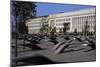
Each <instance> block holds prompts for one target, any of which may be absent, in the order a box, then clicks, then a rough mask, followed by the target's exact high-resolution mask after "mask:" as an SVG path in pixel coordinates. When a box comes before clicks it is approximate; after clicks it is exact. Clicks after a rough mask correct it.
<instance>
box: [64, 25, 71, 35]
mask: <svg viewBox="0 0 100 67" xmlns="http://www.w3.org/2000/svg"><path fill="white" fill-rule="evenodd" d="M69 24H70V23H64V24H63V33H64V34H65V33H66V32H67V31H68V30H69V29H70V28H69Z"/></svg>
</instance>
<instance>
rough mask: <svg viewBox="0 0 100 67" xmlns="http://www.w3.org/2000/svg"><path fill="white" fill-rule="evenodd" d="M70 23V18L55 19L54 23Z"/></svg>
mask: <svg viewBox="0 0 100 67" xmlns="http://www.w3.org/2000/svg"><path fill="white" fill-rule="evenodd" d="M63 21H70V18H65V19H57V20H56V22H63Z"/></svg>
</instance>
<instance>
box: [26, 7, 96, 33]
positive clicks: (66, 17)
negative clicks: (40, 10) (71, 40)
mask: <svg viewBox="0 0 100 67" xmlns="http://www.w3.org/2000/svg"><path fill="white" fill-rule="evenodd" d="M42 20H43V17H41V18H35V19H32V20H31V21H30V22H28V23H27V24H28V27H29V34H32V33H38V32H39V29H40V27H41V23H42ZM45 21H47V24H48V27H51V28H54V27H55V28H56V32H59V31H60V30H61V29H63V27H64V25H63V24H64V23H67V24H69V29H68V31H67V32H69V33H73V32H74V31H75V30H77V32H82V31H83V30H84V29H85V26H86V25H88V31H89V32H90V33H93V32H95V27H96V10H95V8H88V9H82V10H78V11H72V12H65V13H59V14H53V15H48V16H47V17H46V18H45ZM36 30H37V31H36Z"/></svg>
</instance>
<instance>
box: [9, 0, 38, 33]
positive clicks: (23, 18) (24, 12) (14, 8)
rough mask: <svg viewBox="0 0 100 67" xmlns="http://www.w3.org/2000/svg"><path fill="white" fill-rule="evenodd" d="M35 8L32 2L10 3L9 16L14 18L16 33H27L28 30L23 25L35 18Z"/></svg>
mask: <svg viewBox="0 0 100 67" xmlns="http://www.w3.org/2000/svg"><path fill="white" fill-rule="evenodd" d="M35 7H36V6H35V4H34V3H33V2H24V1H11V14H12V15H13V16H14V17H15V22H16V32H17V33H21V34H26V33H28V29H27V26H26V25H25V23H26V22H27V21H28V20H29V19H31V18H33V17H35V14H36V11H35ZM20 24H21V25H20ZM20 26H22V27H23V28H22V27H20ZM18 27H19V28H18Z"/></svg>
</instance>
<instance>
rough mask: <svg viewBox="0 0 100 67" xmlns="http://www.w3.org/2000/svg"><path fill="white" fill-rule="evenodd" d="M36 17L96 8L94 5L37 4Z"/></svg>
mask: <svg viewBox="0 0 100 67" xmlns="http://www.w3.org/2000/svg"><path fill="white" fill-rule="evenodd" d="M36 5H37V7H36V11H37V13H36V15H37V16H45V15H49V14H57V13H62V12H70V11H76V10H80V9H86V8H93V7H94V8H95V6H94V5H76V4H57V3H42V2H38V3H36Z"/></svg>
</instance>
